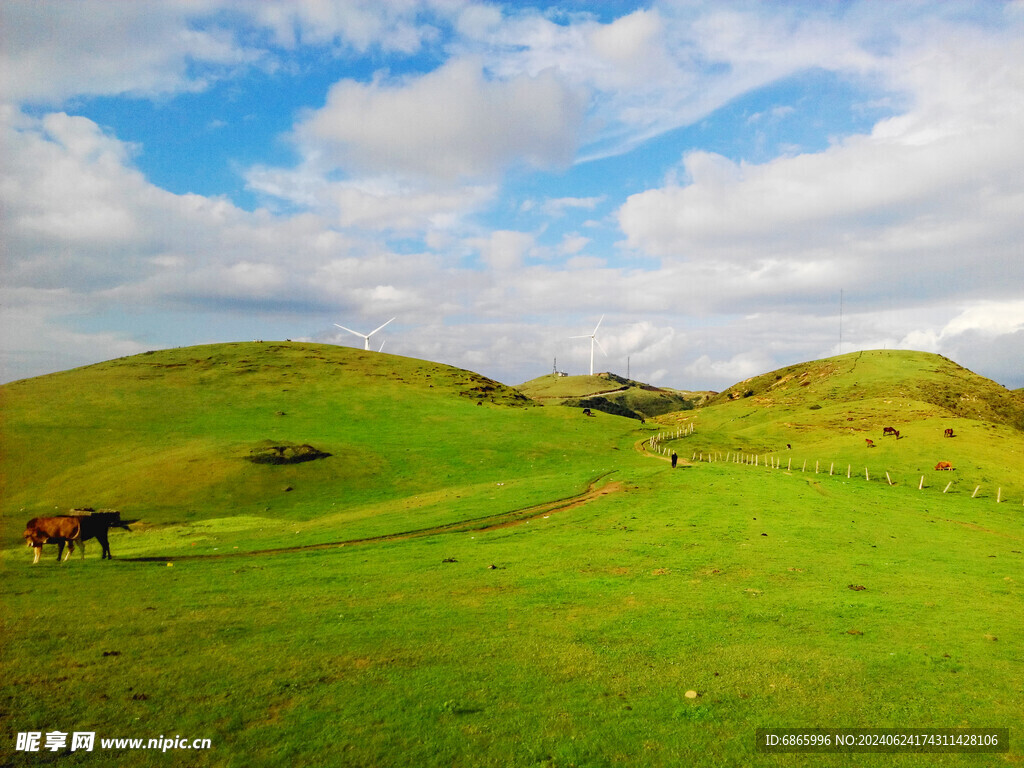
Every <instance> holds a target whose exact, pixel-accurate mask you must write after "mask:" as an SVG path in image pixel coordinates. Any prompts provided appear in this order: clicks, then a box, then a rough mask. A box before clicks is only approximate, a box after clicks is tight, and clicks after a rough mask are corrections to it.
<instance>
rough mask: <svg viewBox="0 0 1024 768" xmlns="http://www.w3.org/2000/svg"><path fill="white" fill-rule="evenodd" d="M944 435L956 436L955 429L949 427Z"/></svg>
mask: <svg viewBox="0 0 1024 768" xmlns="http://www.w3.org/2000/svg"><path fill="white" fill-rule="evenodd" d="M942 436H943V437H956V435H954V434H953V430H952V429H947V430H946V431H945V433H944V434H943V435H942Z"/></svg>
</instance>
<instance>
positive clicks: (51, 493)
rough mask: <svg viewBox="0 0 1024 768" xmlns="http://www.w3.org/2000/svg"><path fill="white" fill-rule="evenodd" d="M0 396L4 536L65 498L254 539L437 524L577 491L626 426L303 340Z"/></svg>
mask: <svg viewBox="0 0 1024 768" xmlns="http://www.w3.org/2000/svg"><path fill="white" fill-rule="evenodd" d="M0 397H2V403H3V405H2V407H3V411H4V424H3V443H4V456H3V461H2V464H0V468H2V475H0V477H2V483H3V488H2V491H3V502H2V503H3V515H4V525H3V533H4V535H5V538H7V539H8V540H10V537H11V536H12V535H17V534H20V527H19V526H20V525H22V524H23V523H24V521H25V520H26V519H28V518H29V517H32V516H33V515H38V514H46V513H50V514H52V513H53V512H54V510H58V511H60V510H66V509H68V508H73V507H94V508H100V507H107V508H114V509H119V510H121V511H122V512H123V513H124V515H125V516H126V517H129V518H134V519H142V520H144V521H146V524H149V525H154V524H156V525H165V524H172V523H175V524H178V523H183V522H186V521H198V520H210V519H213V518H217V519H223V518H233V519H234V522H231V523H230V524H229V523H226V522H225V523H222V525H223V526H227V527H229V528H230V529H231V530H232V535H234V536H235V537H236V538H237V537H238V533H237V529H238V528H243V529H246V530H249V531H250V532H251V533H252V535H253V537H254V538H260V539H261V544H266V543H267V542H266V541H262V539H265V538H266V535H267V534H268V533H269V532H270V531H277V532H278V534H277V535H279V537H280V536H285V535H286V533H285V532H287V536H289V537H291V541H290V543H298V541H306V540H308V539H309V538H310V537H311V536H313V537H319V538H328V537H330V536H334V537H335V538H356V537H359V536H366V535H380V534H383V533H389V532H393V531H396V530H409V529H415V528H420V527H425V526H431V525H439V524H446V523H450V522H452V521H453V520H458V519H462V518H463V517H472V516H473V514H471V513H469V512H467V511H466V510H467V508H468V507H471V506H473V505H474V504H478V503H479V501H480V499H481V498H484V499H488V500H490V499H492V498H493V499H494V502H495V504H496V506H497V508H498V509H499V510H500V509H512V508H516V507H522V506H527V505H529V504H532V503H535V502H538V501H542V500H546V499H549V498H557V497H559V496H563V495H565V494H566V493H567V492H569V491H571V490H572V489H576V490H582V489H583V488H585V487H586V484H587V482H588V480H589V479H591V478H592V477H594V476H596V475H598V474H600V473H601V472H603V471H605V470H606V469H607V466H606V465H607V463H608V458H609V456H610V455H611V451H612V448H613V447H614V445H615V441H616V439H617V437H618V435H619V434H620V433H621V432H623V431H625V430H628V429H631V428H632V427H633V426H635V423H633V422H629V421H626V420H616V419H611V418H603V419H602V420H601V421H600V423H596V422H595V420H589V419H588V420H584V419H581V418H580V417H579V414H578V413H573V412H567V411H564V410H562V409H545V408H540V407H537V406H536V404H534V403H533V402H532V401H530V400H528V399H526V398H525V397H523V396H522V395H521V394H519V393H518V392H517V391H515V390H513V389H510V388H508V387H506V386H504V385H502V384H499V383H497V382H495V381H492V380H489V379H486V378H485V377H482V376H479V375H478V374H475V373H471V372H469V371H465V370H461V369H456V368H452V367H450V366H445V365H441V364H435V363H428V362H424V361H420V360H413V359H409V358H402V357H397V356H394V355H388V354H379V353H367V352H364V351H362V350H355V349H352V348H348V347H335V346H330V345H315V344H298V343H240V344H222V345H212V346H205V347H193V348H187V349H177V350H167V351H161V352H153V353H147V354H144V355H138V356H133V357H129V358H123V359H120V360H114V361H111V362H107V363H103V364H100V365H94V366H89V367H86V368H80V369H77V370H73V371H68V372H65V373H60V374H54V375H51V376H43V377H39V378H36V379H29V380H24V381H19V382H14V383H12V384H8V385H6V386H4V387H2V388H0ZM303 446H306V447H307V448H303ZM296 456H298V458H299V459H300V460H299V461H295V460H294V459H295V458H296ZM289 458H290V459H291V460H289ZM301 459H311V460H301ZM314 520H315V521H317V522H316V525H315V526H314V525H313V524H312V523H310V526H309V527H310V528H311V529H313V530H309V531H305V532H303V526H302V525H300V523H302V522H303V521H306V522H307V523H308V522H309V521H314ZM293 523H295V524H294V525H293ZM16 529H17V531H16ZM260 529H263V532H262V536H261V537H257V536H256V533H257V532H258V531H259V530H260ZM296 531H299V536H298V539H296V536H295V532H296ZM242 538H243V539H244V538H245V536H242ZM207 539H208V543H209V544H210V546H215V545H217V542H218V537H216V536H211V537H207ZM161 543H162V545H166V544H168V543H169V542H167V541H164V542H161ZM201 543H202V542H201ZM235 543H237V542H235ZM179 544H180V543H179Z"/></svg>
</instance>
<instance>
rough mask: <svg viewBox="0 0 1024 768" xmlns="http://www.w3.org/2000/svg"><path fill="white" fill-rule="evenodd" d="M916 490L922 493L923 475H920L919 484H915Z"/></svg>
mask: <svg viewBox="0 0 1024 768" xmlns="http://www.w3.org/2000/svg"><path fill="white" fill-rule="evenodd" d="M917 490H919V491H923V490H924V475H921V482H920V483H918V484H917Z"/></svg>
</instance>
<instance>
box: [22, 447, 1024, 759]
mask: <svg viewBox="0 0 1024 768" xmlns="http://www.w3.org/2000/svg"><path fill="white" fill-rule="evenodd" d="M645 462H646V463H645V464H642V465H640V464H634V465H633V466H630V467H628V468H624V469H623V470H622V471H621V472H620V482H622V483H623V490H622V491H620V492H619V493H617V494H613V495H609V496H606V497H603V498H602V499H600V500H597V501H594V502H592V503H591V504H589V505H586V506H583V507H578V508H576V509H572V510H566V511H565V512H562V513H556V514H553V515H551V516H550V517H549V518H548V519H543V518H540V519H536V520H533V521H531V522H530V523H528V524H526V523H524V524H522V525H519V526H515V527H511V528H504V529H499V530H493V531H488V532H466V533H457V534H443V535H437V536H432V537H427V538H423V539H411V540H407V541H401V542H383V543H378V544H369V545H362V546H357V547H346V548H343V549H333V550H320V551H311V552H308V553H289V554H285V555H276V556H273V555H265V556H248V557H228V558H208V559H199V560H189V561H180V562H176V563H174V564H173V565H171V566H167V565H165V564H163V563H148V562H147V563H136V562H130V561H126V560H123V559H118V560H115V561H114V562H113V563H103V562H101V561H99V560H98V559H87V560H86V561H85V562H84V563H81V562H77V561H72V563H70V564H67V565H65V566H61V567H58V566H56V565H55V564H50V565H49V566H48V567H36V568H30V567H28V566H26V565H24V564H20V565H19V567H15V564H14V563H12V562H11V561H10V558H7V557H5V561H6V565H5V568H4V570H5V574H4V590H5V596H4V602H5V612H4V616H5V619H4V621H5V626H4V632H5V637H6V638H7V642H8V650H7V652H6V653H5V655H4V659H3V666H4V679H5V681H6V682H5V685H4V696H5V713H6V717H5V719H6V720H7V726H6V729H7V731H8V732H10V733H14V732H17V731H20V730H30V729H31V730H35V729H50V728H66V729H77V730H93V729H95V730H96V731H97V732H98V733H101V734H106V735H124V736H139V737H148V736H157V735H161V734H181V735H184V736H188V737H190V738H191V737H206V738H211V739H212V740H213V745H214V746H213V749H212V750H211V751H210V752H209V753H206V754H204V755H203V756H202V758H201V760H200V761H197V762H195V763H189V764H203V765H207V764H208V765H239V766H242V765H245V766H257V765H280V764H285V763H288V764H323V763H324V762H329V763H330V764H334V765H382V766H384V765H416V766H431V765H465V766H471V765H495V766H499V765H500V766H507V765H512V766H514V765H524V766H532V765H546V766H571V765H609V766H612V765H614V766H634V765H640V766H674V765H680V764H689V765H740V764H743V765H825V766H828V765H846V764H848V762H849V759H848V758H845V757H841V756H828V755H804V756H799V755H788V756H785V757H778V758H773V757H770V756H765V755H758V754H756V753H755V752H754V732H755V729H756V728H758V727H765V726H847V727H857V726H860V727H869V726H873V727H886V726H890V727H896V726H901V725H903V726H910V725H913V726H959V725H972V726H980V725H987V726H1004V727H1005V726H1010V727H1011V728H1014V729H1015V728H1016V724H1017V723H1019V722H1020V719H1021V715H1022V714H1024V712H1022V705H1021V698H1020V689H1019V679H1020V678H1019V663H1020V662H1019V660H1020V658H1021V651H1022V648H1021V640H1020V634H1019V631H1020V618H1021V609H1020V605H1021V599H1022V598H1024V592H1022V584H1021V580H1022V577H1021V574H1022V572H1024V569H1022V557H1024V556H1022V555H1021V550H1022V549H1024V541H1022V536H1021V529H1020V525H1019V519H1018V518H1014V517H1013V516H1011V515H1008V514H1006V512H1005V511H1004V510H1002V509H1000V508H998V507H996V506H995V505H991V504H989V505H985V507H980V506H976V507H969V506H968V505H967V503H966V502H965V501H964V500H963V499H955V498H953V497H949V496H946V497H943V496H941V495H940V496H936V497H932V498H929V499H927V500H926V499H924V498H923V497H921V496H920V495H919V494H917V493H916V492H914V491H912V490H909V489H904V488H896V489H889V488H882V487H881V486H877V485H874V486H872V485H868V484H863V483H861V484H854V483H851V484H849V485H848V486H844V485H843V484H842V483H840V484H837V485H836V486H828V485H827V484H825V483H821V484H820V485H821V487H820V488H819V487H815V486H814V484H813V483H807V482H802V481H801V479H800V478H794V477H792V476H786V475H785V474H784V473H781V472H767V471H762V472H755V471H753V470H748V469H747V468H744V467H737V466H733V465H728V464H712V465H701V466H698V467H694V468H688V469H677V470H675V471H672V470H670V469H669V468H668V466H667V465H666V464H664V463H663V462H658V461H656V460H654V459H646V460H645ZM850 509H855V510H856V511H855V512H851V511H850ZM127 536H130V534H125V535H123V536H122V535H121V534H118V537H120V538H125V537H127ZM447 560H454V562H445V561H447ZM491 565H494V566H496V567H495V568H494V569H491V568H490V567H489V566H491ZM851 586H863V587H864V589H863V590H857V591H855V590H852V589H850V587H851ZM69 594H72V595H74V596H75V604H74V610H68V609H67V608H66V607H65V606H64V602H65V601H66V599H67V596H68V595H69ZM113 653H116V654H117V655H116V656H115V655H111V654H113ZM40 654H42V655H43V656H44V657H45V658H46V659H47V663H46V664H42V665H41V664H39V663H37V662H36V661H35V659H37V658H39V655H40ZM104 654H108V655H104ZM687 690H695V691H697V692H698V694H699V695H698V697H697V698H696V699H693V700H691V699H687V698H686V697H685V692H686V691H687ZM1018 738H1019V737H1018ZM1013 750H1014V751H1013V753H1012V754H1013V755H1015V756H1016V758H1017V759H1020V758H1021V756H1022V752H1021V749H1020V745H1019V742H1017V743H1016V744H1015V746H1014V747H1013ZM5 754H6V759H7V760H9V761H10V762H11V763H12V764H14V765H34V764H38V763H39V762H40V761H41V760H42V761H43V762H45V758H41V756H40V755H12V754H10V753H9V752H6V753H5ZM176 757H178V758H179V759H180V755H179V756H176ZM190 757H191V756H190ZM167 759H168V758H167V757H166V756H165V755H156V754H147V753H145V752H136V753H131V754H130V755H129V754H128V753H120V754H116V753H107V754H103V755H100V754H92V755H82V754H71V755H61V756H60V761H61V762H62V763H66V764H70V765H76V764H83V765H84V764H89V765H118V764H123V762H124V761H125V760H131V762H132V763H133V764H139V765H154V766H156V765H166V764H167V762H166V761H167ZM859 764H866V765H907V766H910V765H921V764H922V762H921V758H920V757H904V758H900V757H899V756H892V755H879V756H866V755H862V756H861V759H860V760H859ZM927 764H930V765H943V764H948V765H977V764H979V763H977V762H971V761H970V760H967V759H964V758H955V757H949V756H946V757H943V756H934V755H933V756H931V757H930V758H929V762H928V763H927ZM992 764H997V763H992Z"/></svg>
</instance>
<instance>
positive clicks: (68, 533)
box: [22, 509, 131, 563]
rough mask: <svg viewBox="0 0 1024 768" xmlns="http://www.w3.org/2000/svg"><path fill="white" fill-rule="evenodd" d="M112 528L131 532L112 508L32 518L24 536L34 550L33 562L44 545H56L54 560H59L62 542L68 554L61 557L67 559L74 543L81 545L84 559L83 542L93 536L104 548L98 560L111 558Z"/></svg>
mask: <svg viewBox="0 0 1024 768" xmlns="http://www.w3.org/2000/svg"><path fill="white" fill-rule="evenodd" d="M84 511H86V510H80V509H75V510H72V512H84ZM111 528H124V529H125V530H126V531H130V530H131V528H129V527H128V524H127V523H126V522H124V521H123V520H121V513H120V512H117V511H113V510H106V511H103V512H93V513H92V514H87V515H58V516H57V517H34V518H32V519H31V520H29V521H28V524H27V525H26V526H25V533H24V534H22V535H23V536H24V537H25V540H26V543H27V544H28V546H30V547H32V548H34V549H35V557H34V558H33V560H32V562H33V563H38V562H39V556H40V555H41V554H42V550H43V544H56V545H57V562H60V560H61V557H62V555H63V553H64V545H65V544H67V546H68V554H67V556H66V557H64V560H67V559H68V558H69V557H71V553H72V552H74V550H75V543H76V542H77V543H78V544H79V546H81V548H82V557H83V558H85V541H86V540H87V539H93V538H94V539H96V541H98V542H99V543H100V546H101V547H102V549H103V553H102V555H101V557H100V559H101V560H106V559H113V555H111V553H110V541H109V539H108V538H107V534H108V533H109V531H110V529H111Z"/></svg>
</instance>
